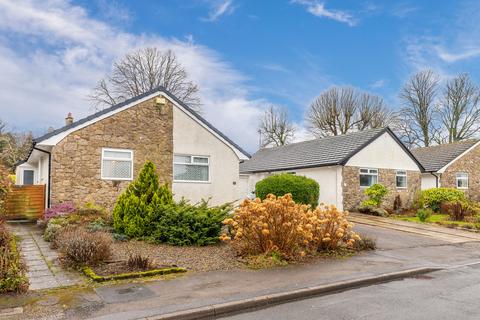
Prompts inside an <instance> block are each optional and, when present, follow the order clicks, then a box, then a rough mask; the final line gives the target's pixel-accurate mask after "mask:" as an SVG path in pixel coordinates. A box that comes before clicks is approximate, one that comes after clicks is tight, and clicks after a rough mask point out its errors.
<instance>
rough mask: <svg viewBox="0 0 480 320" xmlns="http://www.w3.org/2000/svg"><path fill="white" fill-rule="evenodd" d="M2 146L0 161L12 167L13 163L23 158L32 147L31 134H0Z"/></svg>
mask: <svg viewBox="0 0 480 320" xmlns="http://www.w3.org/2000/svg"><path fill="white" fill-rule="evenodd" d="M0 141H1V145H2V148H1V150H0V162H1V163H3V165H5V166H6V167H8V168H10V169H13V167H14V165H15V163H17V162H18V161H20V160H23V159H25V157H26V156H27V155H28V152H29V151H30V148H31V147H32V141H33V136H32V133H31V132H22V133H15V132H7V133H4V134H2V135H1V136H0Z"/></svg>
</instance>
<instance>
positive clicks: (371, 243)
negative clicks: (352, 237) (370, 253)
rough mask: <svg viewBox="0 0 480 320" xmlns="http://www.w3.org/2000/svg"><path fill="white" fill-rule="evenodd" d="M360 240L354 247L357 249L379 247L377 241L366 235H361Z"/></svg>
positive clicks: (363, 249) (364, 249) (365, 249)
mask: <svg viewBox="0 0 480 320" xmlns="http://www.w3.org/2000/svg"><path fill="white" fill-rule="evenodd" d="M360 238H361V239H360V240H358V241H355V243H354V245H353V249H354V250H355V251H367V250H375V249H377V241H376V240H375V239H373V238H370V237H368V236H366V235H360Z"/></svg>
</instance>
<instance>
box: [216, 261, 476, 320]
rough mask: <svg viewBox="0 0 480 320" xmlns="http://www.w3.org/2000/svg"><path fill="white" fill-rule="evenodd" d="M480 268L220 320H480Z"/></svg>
mask: <svg viewBox="0 0 480 320" xmlns="http://www.w3.org/2000/svg"><path fill="white" fill-rule="evenodd" d="M479 297H480V264H477V265H472V266H468V267H459V268H456V269H450V270H444V271H438V272H434V273H431V274H428V275H424V276H419V277H418V278H410V279H404V280H400V281H394V282H390V283H385V284H380V285H375V286H370V287H364V288H359V289H354V290H349V291H345V292H341V293H337V294H333V295H328V296H322V297H317V298H312V299H308V300H301V301H295V302H290V303H286V304H282V305H278V306H274V307H271V308H268V309H261V310H256V311H252V312H249V313H243V314H238V315H234V316H231V317H226V318H222V319H230V320H247V319H275V320H281V319H295V320H297V319H298V320H302V319H322V320H323V319H335V320H340V319H368V320H375V319H379V320H380V319H382V320H383V319H389V320H391V319H448V320H451V319H456V320H459V319H480V303H478V299H479Z"/></svg>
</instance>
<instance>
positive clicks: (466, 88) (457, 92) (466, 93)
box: [440, 74, 480, 143]
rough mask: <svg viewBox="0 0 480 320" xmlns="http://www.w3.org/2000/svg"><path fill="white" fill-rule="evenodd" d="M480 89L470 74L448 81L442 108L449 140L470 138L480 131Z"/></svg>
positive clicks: (442, 118) (444, 125) (443, 123)
mask: <svg viewBox="0 0 480 320" xmlns="http://www.w3.org/2000/svg"><path fill="white" fill-rule="evenodd" d="M479 102H480V90H479V88H478V87H477V86H475V85H474V84H473V82H472V81H471V79H470V77H469V76H468V74H460V75H458V76H457V77H455V78H454V79H452V80H450V81H448V82H447V84H446V85H445V89H444V92H443V100H442V104H443V106H442V108H441V109H440V116H441V122H442V125H443V129H444V130H445V132H446V133H447V135H448V137H446V139H445V140H447V139H448V142H449V143H450V142H454V141H458V140H463V139H469V138H472V137H473V136H475V135H476V134H477V133H478V132H479V131H480V103H479Z"/></svg>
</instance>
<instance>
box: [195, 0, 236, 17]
mask: <svg viewBox="0 0 480 320" xmlns="http://www.w3.org/2000/svg"><path fill="white" fill-rule="evenodd" d="M235 9H236V8H235V6H234V5H233V1H232V0H221V1H218V0H217V1H214V3H213V7H212V10H211V11H210V12H209V14H208V17H206V18H201V20H202V21H207V22H213V21H217V20H218V18H220V17H221V16H223V15H229V14H232V13H233V12H234V11H235Z"/></svg>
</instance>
